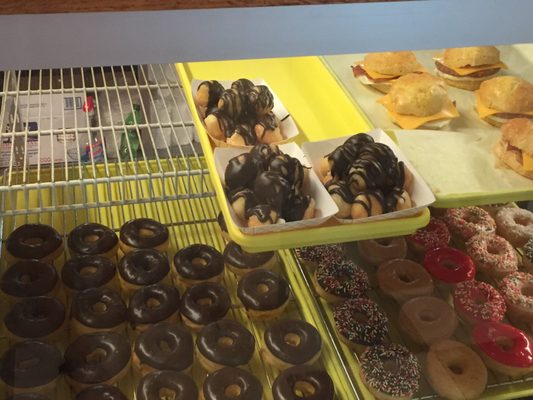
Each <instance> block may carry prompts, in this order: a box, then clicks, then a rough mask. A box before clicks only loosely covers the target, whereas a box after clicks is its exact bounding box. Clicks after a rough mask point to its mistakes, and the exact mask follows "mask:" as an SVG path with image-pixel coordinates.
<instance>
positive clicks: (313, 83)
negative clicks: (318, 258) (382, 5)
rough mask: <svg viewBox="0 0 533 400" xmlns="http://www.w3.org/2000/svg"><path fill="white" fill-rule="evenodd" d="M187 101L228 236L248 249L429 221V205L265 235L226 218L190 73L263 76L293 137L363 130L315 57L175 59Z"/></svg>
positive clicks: (402, 229) (359, 235)
mask: <svg viewBox="0 0 533 400" xmlns="http://www.w3.org/2000/svg"><path fill="white" fill-rule="evenodd" d="M176 68H177V70H178V73H179V75H180V78H181V82H182V84H183V88H184V92H185V95H186V98H187V102H188V103H189V106H190V107H191V109H192V110H193V120H194V123H195V125H196V128H197V131H198V136H199V137H200V142H201V144H202V147H203V149H204V154H205V159H206V161H207V164H208V166H209V169H210V171H211V177H212V181H213V186H214V188H215V191H216V193H217V199H218V202H219V205H220V208H221V210H222V213H223V215H224V218H225V219H226V221H227V222H228V224H227V225H228V231H229V234H230V236H231V238H232V239H233V240H234V241H235V242H237V243H239V244H240V245H241V246H243V247H244V248H245V249H246V250H248V251H256V252H257V251H267V250H274V249H285V248H293V247H300V246H309V245H316V244H321V243H341V242H346V241H352V240H362V239H370V238H379V237H387V236H398V235H403V234H408V233H412V232H414V231H415V230H416V229H418V228H420V227H422V226H425V225H426V224H427V223H428V222H429V211H428V210H427V209H424V211H423V212H422V213H421V214H420V215H417V216H414V217H411V218H403V219H396V220H389V221H378V222H372V223H365V224H355V225H339V224H338V223H336V222H334V221H332V220H330V221H328V222H327V223H326V224H324V225H322V226H320V227H317V228H309V229H305V230H301V231H298V230H295V231H288V232H279V233H272V234H266V235H245V234H243V233H242V232H241V231H240V230H239V229H238V228H237V226H236V225H235V224H234V223H232V222H231V217H230V213H229V209H228V204H227V201H226V197H225V194H224V189H223V187H222V184H221V182H220V179H218V177H217V174H216V169H215V166H214V158H213V148H212V144H211V143H210V141H209V137H208V135H207V132H206V131H205V128H204V126H203V124H202V121H201V120H200V118H199V116H198V114H197V113H196V112H194V110H195V105H194V101H193V96H192V92H191V81H192V80H193V79H200V80H204V79H205V80H208V79H216V80H236V79H239V78H249V79H254V78H258V79H264V80H265V81H267V82H268V84H269V85H270V86H271V87H272V88H273V90H274V91H275V92H276V94H277V95H278V97H279V98H280V99H281V101H282V102H283V104H284V105H285V107H286V108H287V110H289V112H290V113H291V115H292V117H293V118H294V120H295V122H296V124H297V126H298V128H299V129H300V131H301V134H300V135H299V136H298V138H297V141H299V142H302V141H305V140H311V141H316V140H324V139H329V138H333V137H339V136H343V135H348V134H351V133H357V132H361V131H368V130H369V129H370V128H371V126H370V123H369V122H368V120H367V119H366V118H365V117H364V116H363V114H362V113H360V112H359V110H358V108H357V107H356V106H355V105H354V103H353V102H352V101H351V100H350V98H349V97H348V96H346V94H345V92H344V90H343V89H342V88H341V87H340V86H339V85H338V83H337V81H336V80H335V78H334V77H333V76H332V75H331V74H330V73H329V71H328V70H327V69H326V68H325V67H324V65H323V64H322V61H321V60H320V59H319V58H318V57H300V58H285V59H265V60H245V61H217V62H205V63H188V64H177V65H176Z"/></svg>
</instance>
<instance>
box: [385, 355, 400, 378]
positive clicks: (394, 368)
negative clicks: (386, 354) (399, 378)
mask: <svg viewBox="0 0 533 400" xmlns="http://www.w3.org/2000/svg"><path fill="white" fill-rule="evenodd" d="M383 369H384V370H385V371H387V372H390V373H391V374H393V375H397V374H398V373H399V372H400V366H399V365H398V362H397V361H396V360H392V359H390V358H387V359H386V360H383Z"/></svg>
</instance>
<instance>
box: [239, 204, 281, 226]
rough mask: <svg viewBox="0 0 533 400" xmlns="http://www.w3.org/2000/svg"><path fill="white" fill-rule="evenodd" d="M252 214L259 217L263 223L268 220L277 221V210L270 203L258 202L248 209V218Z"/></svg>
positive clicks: (273, 222) (272, 222)
mask: <svg viewBox="0 0 533 400" xmlns="http://www.w3.org/2000/svg"><path fill="white" fill-rule="evenodd" d="M252 215H254V216H255V217H257V219H258V220H259V221H260V222H261V223H263V224H264V223H267V222H270V223H271V224H275V223H276V221H277V212H276V211H275V210H273V209H272V206H271V205H269V204H258V205H255V206H253V207H252V208H249V209H248V210H246V219H249V218H250V217H251V216H252Z"/></svg>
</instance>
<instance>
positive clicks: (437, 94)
mask: <svg viewBox="0 0 533 400" xmlns="http://www.w3.org/2000/svg"><path fill="white" fill-rule="evenodd" d="M389 96H390V99H391V104H392V106H393V108H394V111H395V112H397V113H398V114H403V115H414V116H416V117H427V116H429V115H433V114H436V113H438V112H440V111H441V110H442V108H443V107H444V105H445V103H446V102H447V101H448V93H447V91H446V86H445V84H444V81H443V80H442V79H440V78H437V77H435V76H433V75H430V74H428V73H411V74H407V75H404V76H402V77H400V78H398V79H397V80H396V81H395V82H394V84H393V85H392V88H391V90H390V92H389Z"/></svg>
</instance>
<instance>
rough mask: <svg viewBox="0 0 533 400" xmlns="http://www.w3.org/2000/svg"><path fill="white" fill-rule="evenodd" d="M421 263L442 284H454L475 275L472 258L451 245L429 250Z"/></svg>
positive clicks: (470, 278) (472, 277)
mask: <svg viewBox="0 0 533 400" xmlns="http://www.w3.org/2000/svg"><path fill="white" fill-rule="evenodd" d="M422 264H423V265H424V268H425V269H426V270H427V271H428V272H429V273H430V274H431V276H432V277H433V278H434V279H436V280H437V281H438V282H441V283H442V284H444V285H455V284H457V283H459V282H463V281H469V280H472V279H474V278H475V276H476V266H475V265H474V262H473V261H472V259H471V258H470V257H469V256H468V255H467V254H465V253H463V252H462V251H460V250H457V249H454V248H453V247H440V248H436V249H433V250H429V251H428V252H427V253H426V255H425V256H424V260H423V262H422Z"/></svg>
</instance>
